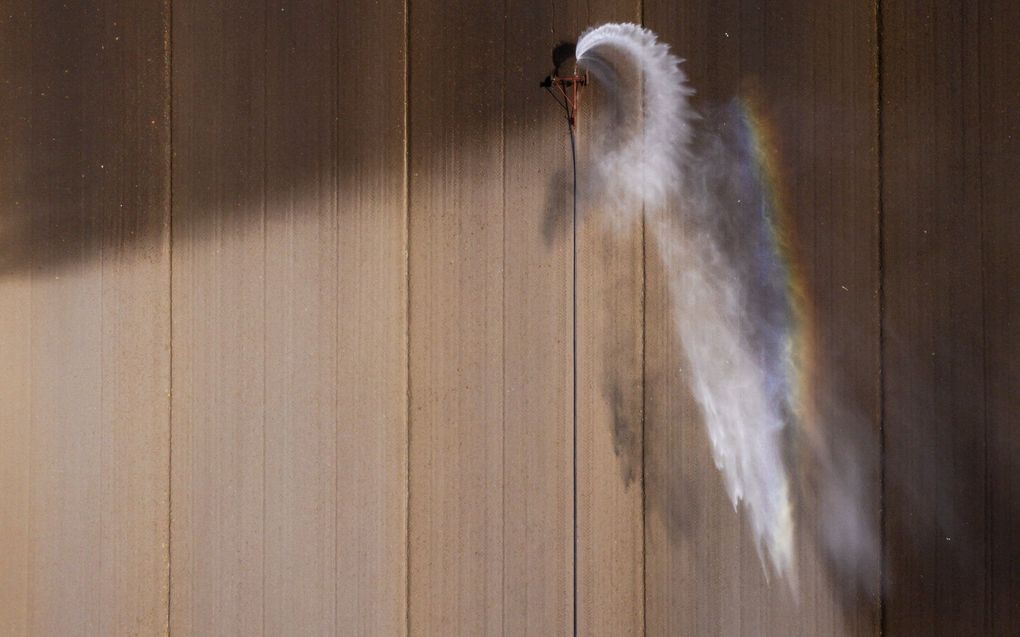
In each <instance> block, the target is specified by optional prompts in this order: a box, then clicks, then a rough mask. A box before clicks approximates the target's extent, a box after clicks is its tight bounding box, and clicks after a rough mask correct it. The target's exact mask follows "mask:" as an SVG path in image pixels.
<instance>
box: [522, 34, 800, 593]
mask: <svg viewBox="0 0 1020 637" xmlns="http://www.w3.org/2000/svg"><path fill="white" fill-rule="evenodd" d="M553 62H554V64H555V66H556V69H555V71H554V72H553V73H552V74H551V75H550V76H549V77H547V78H546V80H545V81H544V82H542V86H543V87H544V88H546V89H547V90H549V91H550V92H552V93H553V94H554V97H558V99H557V101H558V102H559V103H560V106H561V107H563V109H564V110H565V112H566V113H567V122H568V128H569V134H570V138H571V145H572V149H573V148H574V128H575V126H576V116H577V110H576V109H577V101H578V97H579V95H580V91H581V89H587V88H588V87H589V86H590V87H591V88H592V89H593V90H598V91H599V98H600V101H599V109H598V111H599V112H596V113H594V114H593V121H592V122H591V123H590V124H589V126H590V127H591V130H592V135H591V144H590V148H586V151H587V152H586V154H587V155H588V156H587V157H585V160H584V161H583V162H582V168H581V169H580V172H579V171H578V168H577V162H576V160H575V174H574V177H575V184H574V186H575V193H576V192H577V189H578V183H580V184H582V185H581V191H582V200H583V201H585V202H586V203H590V204H592V206H593V207H594V208H597V209H598V211H599V213H600V215H601V216H602V217H603V221H609V222H610V223H609V224H608V225H609V226H610V227H612V228H614V229H616V230H617V231H624V230H627V229H629V228H632V227H633V222H634V221H636V220H639V219H642V218H643V219H644V223H645V228H646V232H648V234H649V236H650V237H652V238H653V240H654V242H655V247H656V251H657V253H658V255H659V257H660V259H661V260H662V263H663V265H664V269H665V271H666V273H667V276H668V279H669V281H668V290H669V295H670V306H671V310H672V317H673V327H674V330H675V333H676V335H677V337H678V340H679V342H680V343H681V346H682V349H683V353H684V355H685V358H686V361H687V365H686V367H687V370H686V372H687V373H686V374H685V375H686V376H687V377H688V378H689V381H688V384H689V386H690V389H691V393H692V395H693V396H694V398H695V400H696V402H697V403H698V406H699V407H700V411H701V416H702V420H703V421H704V426H705V429H706V432H707V434H708V438H709V441H710V443H711V448H712V454H713V458H714V460H715V464H716V466H717V468H718V469H719V471H720V472H721V474H722V477H723V482H724V484H725V487H726V491H727V494H728V495H729V498H730V500H731V502H732V504H733V506H734V508H735V509H736V508H738V507H741V506H742V507H743V509H744V511H745V516H746V519H747V521H748V524H749V526H750V529H751V532H752V535H753V538H754V541H755V545H756V547H757V549H758V552H759V556H760V557H761V559H762V564H763V567H766V568H765V572H766V575H767V574H768V573H769V572H773V573H776V574H778V575H779V576H780V577H783V578H785V579H786V580H787V581H788V582H789V583H790V584H791V586H795V582H794V565H793V562H794V549H793V543H794V529H793V506H792V500H791V495H790V481H789V477H788V469H787V466H786V462H785V460H784V436H785V429H786V425H787V417H788V414H789V413H790V411H791V410H790V406H789V404H788V399H789V397H788V395H787V394H786V392H784V391H779V390H777V387H779V388H782V387H785V385H786V384H785V383H784V382H783V381H782V379H781V378H780V377H781V376H782V375H783V374H785V373H786V370H787V368H788V367H789V365H788V362H789V361H788V359H789V356H790V352H789V350H790V348H789V347H788V344H789V342H790V333H789V331H790V329H791V326H790V323H789V321H786V320H785V319H783V318H782V317H785V316H786V315H788V312H787V311H785V310H784V309H783V308H784V305H785V303H786V299H785V298H782V293H781V292H779V293H778V298H775V299H774V300H773V302H772V306H773V307H776V308H780V311H778V312H775V313H774V314H775V315H776V316H779V317H781V318H780V319H779V320H773V321H771V322H769V321H766V323H767V324H768V325H769V329H768V330H767V331H768V332H769V338H767V339H765V340H766V341H768V343H770V344H774V345H775V346H774V347H773V346H771V345H770V347H769V348H767V349H763V348H762V347H761V346H760V342H761V340H762V339H758V338H756V337H755V334H757V333H759V332H761V331H762V330H761V329H760V327H759V326H758V325H756V324H755V323H756V320H757V318H758V317H756V316H754V315H749V314H748V313H747V312H746V310H745V306H746V301H747V299H748V298H749V297H751V296H754V295H755V294H756V290H753V289H750V288H751V287H753V286H754V285H755V280H754V276H748V274H747V273H746V272H744V271H742V270H741V268H740V267H739V266H740V264H736V263H734V262H732V260H731V259H730V258H729V255H730V253H729V252H728V250H727V246H726V245H723V240H722V239H721V238H720V232H718V228H719V219H720V218H723V217H724V216H725V214H726V211H725V210H724V209H722V208H723V207H722V206H720V205H719V204H718V202H717V201H716V200H715V198H714V196H713V194H712V192H711V191H710V189H708V188H707V187H706V185H705V184H707V183H710V182H712V180H713V179H714V176H713V175H712V174H710V173H709V171H710V170H711V166H709V165H707V163H705V162H701V161H700V158H699V156H698V155H697V154H696V153H695V152H694V151H692V149H691V146H692V143H691V142H692V123H693V122H694V121H695V120H696V119H697V116H696V115H695V114H694V112H693V109H691V107H690V106H689V103H688V98H689V96H690V95H691V93H692V91H691V89H690V88H689V87H688V86H687V83H686V78H685V76H684V74H683V72H682V70H681V69H680V66H679V65H680V60H679V59H678V58H676V57H675V56H674V55H673V54H672V53H671V52H670V51H669V47H668V46H667V45H665V44H664V43H661V42H659V41H658V40H657V38H656V36H655V34H654V33H652V32H651V31H648V30H647V29H644V28H642V27H640V26H638V25H634V24H606V25H603V26H600V27H597V28H593V29H589V30H588V31H586V32H585V33H584V34H582V36H581V37H580V39H579V40H578V42H577V44H576V46H573V45H570V44H562V45H560V46H558V47H557V48H556V49H555V50H554V53H553ZM557 92H558V95H557ZM575 157H576V154H575ZM574 205H575V206H576V205H577V197H576V196H575V204H574ZM764 252H766V253H767V252H768V250H765V251H764ZM766 270H768V268H766ZM765 287H766V288H767V290H768V291H774V290H780V289H781V288H782V286H781V285H774V286H771V287H770V286H765ZM773 296H776V295H775V294H774V295H773ZM777 379H778V380H777ZM768 567H771V568H768Z"/></svg>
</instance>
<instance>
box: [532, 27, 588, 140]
mask: <svg viewBox="0 0 1020 637" xmlns="http://www.w3.org/2000/svg"><path fill="white" fill-rule="evenodd" d="M576 48H577V45H576V44H575V43H574V42H561V43H559V44H558V45H556V48H554V49H553V54H552V57H553V64H554V65H555V69H554V70H553V72H552V73H551V74H549V75H547V76H546V78H545V79H544V80H542V82H541V84H539V86H541V87H542V88H544V89H545V90H547V91H549V94H550V95H552V96H553V99H555V100H556V103H557V104H559V105H560V106H561V107H562V108H563V110H564V111H565V112H566V114H567V123H568V124H569V125H570V128H571V130H573V128H574V127H575V126H576V124H577V107H578V103H579V100H580V98H581V88H582V87H584V86H587V85H588V73H587V72H581V71H579V70H578V69H577V61H576V60H574V52H575V50H576ZM570 60H574V65H573V69H572V70H571V71H570V72H568V73H563V72H562V71H561V70H560V69H561V67H562V66H564V65H565V64H566V63H567V62H569V61H570ZM554 89H555V91H554ZM557 94H558V96H557Z"/></svg>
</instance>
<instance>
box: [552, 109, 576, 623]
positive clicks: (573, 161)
mask: <svg viewBox="0 0 1020 637" xmlns="http://www.w3.org/2000/svg"><path fill="white" fill-rule="evenodd" d="M557 101H559V100H557ZM567 132H568V133H569V134H570V165H571V169H572V171H573V193H572V195H573V197H572V198H573V204H572V213H571V214H572V216H573V224H572V228H573V246H572V252H573V257H572V258H573V273H572V275H573V285H572V297H573V298H572V303H573V307H572V317H571V322H572V326H571V327H572V331H573V352H572V355H573V359H574V360H573V367H574V374H573V380H574V387H573V399H574V404H573V412H574V413H573V438H574V439H573V444H572V446H573V453H574V467H573V469H574V635H577V619H578V617H577V581H578V580H577V544H578V537H577V529H578V524H577V484H578V483H577V377H578V373H577V359H578V357H577V142H576V141H575V138H574V137H575V136H574V123H573V121H572V118H571V117H570V112H569V109H568V112H567Z"/></svg>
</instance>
